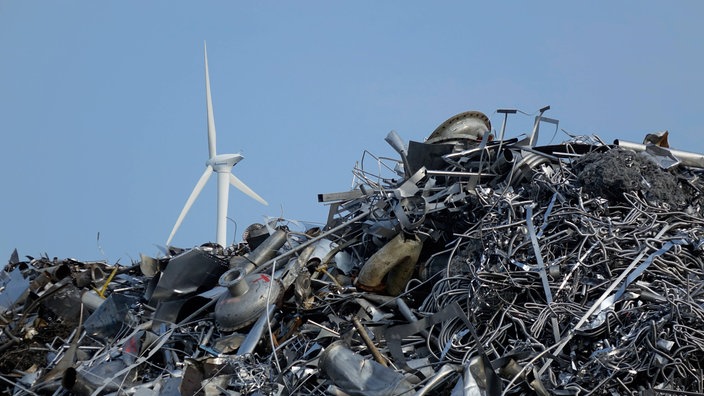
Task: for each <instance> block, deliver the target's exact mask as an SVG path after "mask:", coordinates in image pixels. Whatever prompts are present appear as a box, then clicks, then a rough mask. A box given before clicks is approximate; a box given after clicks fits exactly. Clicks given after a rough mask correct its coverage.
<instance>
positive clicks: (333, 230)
mask: <svg viewBox="0 0 704 396" xmlns="http://www.w3.org/2000/svg"><path fill="white" fill-rule="evenodd" d="M369 212H370V210H369V209H364V210H362V211H361V213H360V214H359V215H357V216H355V217H353V218H351V219H350V220H348V221H346V222H344V223H342V224H339V225H338V226H337V227H333V228H331V229H329V230H327V231H325V232H323V233H321V234H320V235H318V236H317V237H315V238H311V239H309V240H307V241H306V242H303V243H301V244H300V245H298V246H296V247H295V248H293V249H291V250H289V251H287V252H285V253H282V254H280V255H278V256H276V257H274V258H272V259H270V260H269V261H267V262H265V263H263V264H262V265H260V266H259V267H257V268H256V269H255V270H254V271H253V272H255V273H257V272H263V271H266V270H267V269H269V266H270V265H272V264H274V262H276V261H279V260H283V259H285V258H287V257H289V256H292V255H293V254H294V253H296V252H298V251H300V250H303V249H305V248H306V247H308V246H310V245H312V244H314V243H316V242H318V241H319V240H321V239H324V238H327V237H328V236H329V235H332V234H334V233H336V232H337V231H340V230H341V229H343V228H345V227H347V226H348V225H350V224H352V223H354V222H356V221H359V220H362V219H363V218H365V217H367V216H369Z"/></svg>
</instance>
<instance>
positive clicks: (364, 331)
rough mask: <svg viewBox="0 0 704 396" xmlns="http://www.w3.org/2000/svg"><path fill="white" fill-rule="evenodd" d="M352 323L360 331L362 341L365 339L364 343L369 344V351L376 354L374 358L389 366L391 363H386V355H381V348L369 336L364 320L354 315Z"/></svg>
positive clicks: (373, 354)
mask: <svg viewBox="0 0 704 396" xmlns="http://www.w3.org/2000/svg"><path fill="white" fill-rule="evenodd" d="M352 323H353V324H354V327H355V328H356V329H357V332H359V336H360V337H362V341H364V344H366V345H367V348H369V351H371V353H372V356H374V360H376V361H377V362H379V364H381V365H382V366H384V367H388V366H389V364H388V363H386V359H384V356H382V355H381V352H379V349H378V348H377V347H376V345H374V342H373V341H372V339H371V338H369V334H367V329H365V328H364V326H363V325H362V322H360V321H359V318H358V317H356V316H353V317H352Z"/></svg>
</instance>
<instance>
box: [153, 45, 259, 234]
mask: <svg viewBox="0 0 704 396" xmlns="http://www.w3.org/2000/svg"><path fill="white" fill-rule="evenodd" d="M203 49H204V54H205V102H206V108H207V114H208V154H209V157H208V160H207V161H206V162H205V171H204V172H203V175H202V176H201V177H200V179H198V182H197V183H196V186H195V188H193V191H192V192H191V195H190V196H189V197H188V200H186V204H185V205H184V206H183V209H182V210H181V214H179V216H178V219H177V220H176V224H175V225H174V228H173V229H172V230H171V235H169V239H167V240H166V245H167V246H168V245H170V244H171V240H172V239H173V237H174V235H175V234H176V231H177V230H178V228H179V227H180V226H181V222H183V219H184V218H185V217H186V214H187V213H188V211H189V210H190V209H191V206H192V205H193V202H195V200H196V198H198V195H199V194H200V192H201V191H202V190H203V187H204V186H205V184H206V183H207V181H208V179H209V178H210V176H211V175H212V174H213V171H215V173H217V185H218V187H217V189H218V196H217V229H216V232H215V241H216V242H217V243H218V245H220V246H223V247H225V246H227V202H228V198H229V191H230V186H229V185H230V184H232V185H233V186H235V187H236V188H237V189H239V190H240V191H242V192H243V193H245V194H247V195H249V196H250V197H251V198H253V199H255V200H256V201H258V202H260V203H261V204H263V205H268V203H267V202H266V201H265V200H264V199H263V198H262V197H260V196H259V195H258V194H257V193H255V192H254V191H252V189H251V188H249V187H247V185H246V184H244V183H243V182H242V181H241V180H240V179H238V178H237V177H236V176H235V175H233V174H232V168H233V167H234V166H235V164H237V163H238V162H240V161H242V159H244V157H243V156H242V155H241V154H217V150H216V147H217V145H216V138H215V136H216V134H215V117H214V116H213V100H212V98H211V97H210V74H209V73H208V48H207V47H206V46H205V43H204V44H203Z"/></svg>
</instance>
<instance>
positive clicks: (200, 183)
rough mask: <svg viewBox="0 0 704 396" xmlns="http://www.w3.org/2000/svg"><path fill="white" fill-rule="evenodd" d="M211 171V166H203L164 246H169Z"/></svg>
mask: <svg viewBox="0 0 704 396" xmlns="http://www.w3.org/2000/svg"><path fill="white" fill-rule="evenodd" d="M212 173H213V168H212V167H210V166H208V167H206V168H205V172H203V175H202V176H201V177H200V179H198V183H196V186H195V188H193V191H192V192H191V195H190V196H189V197H188V200H186V205H184V206H183V209H182V210H181V214H179V215H178V219H177V220H176V224H175V225H174V228H173V230H171V235H169V239H167V240H166V246H169V245H170V244H171V239H173V237H174V235H175V234H176V231H178V228H179V227H180V226H181V222H182V221H183V219H184V218H185V217H186V213H188V211H189V210H190V209H191V206H192V205H193V202H195V200H196V198H198V195H199V194H200V192H201V191H202V190H203V187H205V183H206V182H207V181H208V178H209V177H210V175H211V174H212Z"/></svg>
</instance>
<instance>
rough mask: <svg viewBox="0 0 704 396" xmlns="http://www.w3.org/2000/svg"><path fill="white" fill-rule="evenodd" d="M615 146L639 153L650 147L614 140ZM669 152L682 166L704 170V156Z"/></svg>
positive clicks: (676, 151) (674, 151)
mask: <svg viewBox="0 0 704 396" xmlns="http://www.w3.org/2000/svg"><path fill="white" fill-rule="evenodd" d="M614 145H616V146H619V147H623V148H625V149H629V150H633V151H635V152H637V153H640V152H642V151H645V150H646V149H647V148H648V146H647V145H645V144H639V143H633V142H627V141H625V140H619V139H616V140H614ZM663 149H664V148H663ZM665 150H669V151H670V153H671V154H672V155H674V156H675V157H677V159H679V160H680V162H681V164H682V165H684V166H691V167H693V168H704V154H697V153H693V152H691V151H681V150H672V149H665Z"/></svg>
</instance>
